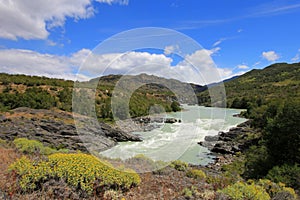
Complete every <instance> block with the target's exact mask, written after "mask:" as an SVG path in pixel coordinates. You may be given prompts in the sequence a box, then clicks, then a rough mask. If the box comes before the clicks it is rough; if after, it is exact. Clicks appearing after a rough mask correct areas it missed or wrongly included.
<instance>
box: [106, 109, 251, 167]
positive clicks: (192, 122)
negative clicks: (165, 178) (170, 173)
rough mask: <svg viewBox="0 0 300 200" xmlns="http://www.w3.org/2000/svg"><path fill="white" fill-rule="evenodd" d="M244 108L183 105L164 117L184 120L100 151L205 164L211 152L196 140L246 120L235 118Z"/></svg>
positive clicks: (211, 157)
mask: <svg viewBox="0 0 300 200" xmlns="http://www.w3.org/2000/svg"><path fill="white" fill-rule="evenodd" d="M241 111H242V110H239V109H226V108H209V107H203V106H188V105H183V111H181V112H176V113H166V114H164V116H165V117H173V118H177V119H181V123H174V124H163V125H162V126H161V127H160V128H157V129H154V130H152V131H148V132H135V133H134V134H138V135H140V136H141V137H142V139H143V141H142V142H120V143H119V144H118V145H116V146H115V147H113V148H111V149H108V150H106V151H103V152H100V155H102V156H105V157H109V158H120V159H123V160H124V159H127V158H131V157H133V156H135V155H138V154H143V155H145V156H147V157H149V158H151V159H153V160H162V161H172V160H182V161H185V162H188V163H191V164H197V165H206V164H208V163H210V162H212V161H213V158H214V156H212V155H211V154H210V151H209V150H208V149H206V148H204V147H202V146H200V145H199V144H197V142H199V141H203V140H204V137H205V136H207V135H217V134H218V132H219V131H228V130H229V129H230V128H231V127H235V126H236V125H238V124H240V123H242V122H245V121H246V119H244V118H239V117H234V116H233V115H235V114H239V113H240V112H241Z"/></svg>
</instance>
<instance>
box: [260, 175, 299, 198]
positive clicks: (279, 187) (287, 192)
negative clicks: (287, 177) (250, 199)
mask: <svg viewBox="0 0 300 200" xmlns="http://www.w3.org/2000/svg"><path fill="white" fill-rule="evenodd" d="M257 184H258V185H260V186H262V187H263V188H264V189H265V190H266V192H268V194H269V195H270V196H271V198H272V199H273V198H274V197H276V196H277V197H278V196H279V195H280V196H282V195H284V196H285V198H284V199H289V200H294V199H297V195H296V192H295V190H294V189H293V188H290V187H286V186H285V184H283V183H278V184H277V183H274V182H272V181H270V180H268V179H260V180H259V181H258V183H257ZM280 199H283V198H280Z"/></svg>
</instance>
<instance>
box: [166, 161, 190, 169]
mask: <svg viewBox="0 0 300 200" xmlns="http://www.w3.org/2000/svg"><path fill="white" fill-rule="evenodd" d="M188 166H189V165H188V164H187V163H186V162H183V161H180V160H175V161H172V162H171V164H170V167H172V168H174V169H176V170H177V171H186V170H187V168H188Z"/></svg>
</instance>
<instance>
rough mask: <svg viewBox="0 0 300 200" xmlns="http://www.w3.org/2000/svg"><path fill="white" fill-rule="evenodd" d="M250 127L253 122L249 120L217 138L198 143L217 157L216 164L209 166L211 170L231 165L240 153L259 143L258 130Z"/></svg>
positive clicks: (210, 137)
mask: <svg viewBox="0 0 300 200" xmlns="http://www.w3.org/2000/svg"><path fill="white" fill-rule="evenodd" d="M250 125H251V120H248V121H246V122H244V123H242V124H239V125H238V126H237V127H234V128H231V129H230V130H229V131H228V132H220V133H219V134H218V135H216V136H206V137H205V138H204V140H205V141H201V142H199V143H198V144H199V145H201V146H204V147H206V148H208V149H209V150H210V151H211V152H212V154H213V155H215V156H216V159H215V162H214V163H212V164H209V165H208V167H209V168H212V169H216V170H218V169H220V167H221V166H222V165H224V164H229V163H231V162H232V161H233V159H234V156H235V155H236V154H237V153H238V152H244V151H245V150H247V149H248V148H249V147H250V146H251V145H253V144H256V143H257V142H258V137H257V135H258V134H257V130H254V129H253V128H251V127H250Z"/></svg>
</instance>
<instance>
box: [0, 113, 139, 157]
mask: <svg viewBox="0 0 300 200" xmlns="http://www.w3.org/2000/svg"><path fill="white" fill-rule="evenodd" d="M76 119H77V123H78V124H77V126H75V123H74V118H73V115H72V114H71V113H68V112H63V111H59V110H42V109H39V110H36V109H30V108H17V109H14V110H12V111H10V112H9V113H5V114H3V115H1V116H0V132H1V134H0V138H1V139H3V140H7V141H12V140H14V139H15V138H22V137H23V138H28V139H34V140H38V141H40V142H42V143H43V144H45V145H47V146H51V147H55V148H67V149H70V150H74V151H76V150H80V151H83V152H86V151H87V148H89V147H93V148H92V149H89V150H95V151H100V150H105V149H108V148H111V147H113V146H114V145H116V144H117V142H121V141H141V139H140V138H139V137H138V136H136V135H132V134H130V133H126V132H124V131H122V130H120V129H116V128H112V127H110V126H109V125H107V124H105V123H101V122H98V121H96V120H87V118H86V117H81V118H80V117H78V118H76ZM87 122H88V123H87Z"/></svg>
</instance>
